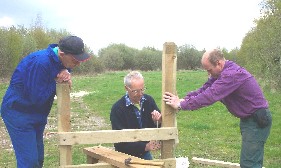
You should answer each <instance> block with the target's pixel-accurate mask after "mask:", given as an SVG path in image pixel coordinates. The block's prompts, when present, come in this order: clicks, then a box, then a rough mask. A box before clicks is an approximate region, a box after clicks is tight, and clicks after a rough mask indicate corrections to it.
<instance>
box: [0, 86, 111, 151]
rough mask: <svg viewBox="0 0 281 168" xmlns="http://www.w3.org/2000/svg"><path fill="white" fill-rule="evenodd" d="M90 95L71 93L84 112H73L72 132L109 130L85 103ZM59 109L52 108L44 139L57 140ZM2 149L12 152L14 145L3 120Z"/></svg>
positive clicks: (1, 130) (73, 99)
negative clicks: (86, 97)
mask: <svg viewBox="0 0 281 168" xmlns="http://www.w3.org/2000/svg"><path fill="white" fill-rule="evenodd" d="M87 94H89V93H88V92H85V91H80V92H76V93H71V94H70V96H71V102H73V103H76V104H78V105H79V107H75V108H77V109H79V110H82V111H83V114H81V113H79V112H75V109H74V110H73V109H72V110H71V130H72V131H95V130H102V129H109V128H110V125H109V124H108V123H106V121H105V120H104V118H102V117H99V116H96V115H95V114H94V113H92V112H91V111H90V109H89V108H88V107H87V105H86V104H85V103H83V99H82V97H83V96H85V95H87ZM56 111H57V109H56V108H52V111H51V113H50V115H49V116H48V124H47V125H46V128H45V133H44V139H45V140H49V139H52V140H53V139H54V138H56V132H57V130H58V128H57V126H58V122H57V112H56ZM0 149H4V150H12V144H11V141H10V137H9V134H8V132H7V130H6V127H5V125H4V122H3V120H2V118H1V119H0Z"/></svg>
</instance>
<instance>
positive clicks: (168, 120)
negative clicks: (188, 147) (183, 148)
mask: <svg viewBox="0 0 281 168" xmlns="http://www.w3.org/2000/svg"><path fill="white" fill-rule="evenodd" d="M176 70H177V46H176V45H175V43H173V42H166V43H164V47H163V54H162V95H163V94H164V93H165V92H171V93H174V94H175V93H176ZM161 113H162V127H176V125H177V123H176V116H175V114H176V110H175V109H173V108H171V107H170V106H168V105H166V103H165V102H164V101H162V109H161ZM174 148H175V140H166V141H162V150H161V158H162V159H167V158H174V157H175V152H174Z"/></svg>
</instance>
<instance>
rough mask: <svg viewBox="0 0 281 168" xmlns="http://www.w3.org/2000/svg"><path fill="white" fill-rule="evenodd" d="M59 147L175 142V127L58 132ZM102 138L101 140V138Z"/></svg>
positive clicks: (176, 136)
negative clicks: (158, 141) (152, 141)
mask: <svg viewBox="0 0 281 168" xmlns="http://www.w3.org/2000/svg"><path fill="white" fill-rule="evenodd" d="M58 136H59V145H76V144H100V143H117V142H136V141H150V140H171V139H173V140H176V141H178V130H177V128H176V127H163V128H145V129H123V130H102V131H80V132H59V133H58ZM101 137H102V138H101Z"/></svg>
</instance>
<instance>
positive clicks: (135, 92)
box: [126, 86, 146, 94]
mask: <svg viewBox="0 0 281 168" xmlns="http://www.w3.org/2000/svg"><path fill="white" fill-rule="evenodd" d="M126 87H127V88H128V89H129V90H130V91H131V92H132V93H134V94H137V93H143V92H145V90H146V88H145V87H144V88H142V89H137V90H132V89H131V88H130V87H129V86H126Z"/></svg>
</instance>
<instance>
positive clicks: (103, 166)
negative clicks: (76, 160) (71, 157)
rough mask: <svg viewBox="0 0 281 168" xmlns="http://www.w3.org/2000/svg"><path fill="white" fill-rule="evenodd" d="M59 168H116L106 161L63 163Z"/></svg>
mask: <svg viewBox="0 0 281 168" xmlns="http://www.w3.org/2000/svg"><path fill="white" fill-rule="evenodd" d="M60 168H116V166H113V165H111V164H108V163H95V164H80V165H65V166H60Z"/></svg>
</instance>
